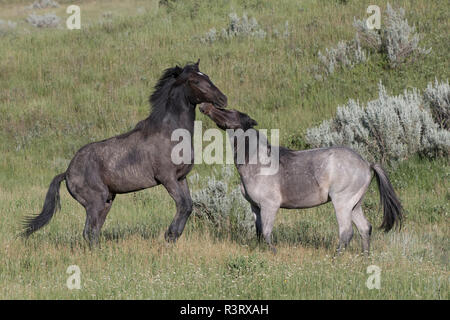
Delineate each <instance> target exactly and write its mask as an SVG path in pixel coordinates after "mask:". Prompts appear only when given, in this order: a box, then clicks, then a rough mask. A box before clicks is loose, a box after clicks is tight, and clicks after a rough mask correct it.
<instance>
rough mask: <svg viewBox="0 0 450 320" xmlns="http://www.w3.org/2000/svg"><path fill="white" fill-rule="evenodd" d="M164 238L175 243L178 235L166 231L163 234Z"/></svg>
mask: <svg viewBox="0 0 450 320" xmlns="http://www.w3.org/2000/svg"><path fill="white" fill-rule="evenodd" d="M164 238H165V239H166V241H167V242H170V243H175V242H176V241H177V239H178V236H176V235H174V234H173V233H171V232H168V231H166V233H165V234H164Z"/></svg>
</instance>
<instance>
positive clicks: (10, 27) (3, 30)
mask: <svg viewBox="0 0 450 320" xmlns="http://www.w3.org/2000/svg"><path fill="white" fill-rule="evenodd" d="M16 27H17V23H16V22H13V21H10V20H8V21H5V20H2V19H0V36H1V35H5V34H8V33H11V32H13V31H14V30H15V29H16Z"/></svg>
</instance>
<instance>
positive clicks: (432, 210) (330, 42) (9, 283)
mask: <svg viewBox="0 0 450 320" xmlns="http://www.w3.org/2000/svg"><path fill="white" fill-rule="evenodd" d="M64 3H66V1H60V4H61V7H60V8H53V9H42V10H34V12H35V13H36V14H44V13H48V12H54V13H55V14H57V15H58V16H60V17H61V18H62V25H63V26H64V25H65V19H66V17H67V16H68V14H66V13H65V8H66V5H65V4H64ZM76 3H77V4H78V5H80V7H81V14H82V22H81V23H82V25H81V26H82V28H81V30H73V31H70V30H67V29H65V28H62V27H61V28H59V29H37V28H34V27H32V26H30V25H28V24H27V23H26V22H25V18H26V17H27V16H28V15H29V14H30V13H31V12H33V10H29V9H26V8H25V6H27V5H29V4H31V1H29V2H28V1H12V0H0V19H2V20H10V21H13V22H16V23H17V26H16V28H14V29H13V30H9V31H8V32H6V34H1V33H0V153H1V155H2V156H1V157H0V298H3V299H4V298H14V299H16V298H42V299H48V298H50V299H51V298H83V299H91V298H92V299H98V298H146V299H154V298H187V299H190V298H199V299H208V298H218V299H221V298H229V299H235V298H237V299H240V298H242V299H316V298H320V299H331V298H341V299H348V298H359V299H366V298H368V299H371V298H381V299H395V298H397V299H421V298H422V299H423V298H425V299H448V298H449V275H450V273H449V264H448V248H449V244H450V243H449V227H450V224H449V220H448V214H449V209H450V208H449V207H450V206H449V200H450V194H449V163H448V159H437V160H433V161H430V160H426V159H420V158H418V157H413V158H411V159H410V160H408V161H405V162H402V163H400V164H398V165H396V166H395V167H392V168H389V172H390V175H391V180H392V183H393V185H394V187H395V189H396V190H397V191H398V194H399V196H400V198H401V200H402V202H403V204H404V207H405V209H406V211H407V217H406V221H405V225H404V228H403V229H402V230H401V231H400V232H391V233H388V234H384V233H382V232H381V231H379V230H374V234H373V237H372V239H373V240H372V241H373V249H372V252H373V253H372V255H371V256H370V257H369V258H364V257H362V256H360V255H359V251H360V244H359V236H358V235H357V233H355V237H354V239H353V240H352V243H351V246H350V248H349V250H348V252H346V253H345V254H344V255H343V256H340V257H338V258H333V256H334V249H335V247H336V245H337V223H336V219H335V216H334V212H333V209H332V206H331V205H325V206H322V207H319V208H314V209H309V210H290V211H287V210H284V211H280V213H279V214H278V216H277V221H276V224H275V228H274V237H275V240H276V245H277V247H278V251H279V253H278V254H277V255H276V256H273V255H272V254H271V253H270V252H269V251H266V250H265V249H264V248H263V247H260V246H258V245H256V244H255V243H253V242H249V243H240V242H235V241H232V240H231V237H230V239H223V238H222V237H218V236H217V235H216V233H215V230H213V229H211V228H208V227H207V226H205V224H204V223H203V222H202V221H200V220H199V219H195V217H191V219H190V220H189V222H188V224H187V228H186V230H185V233H184V234H183V236H182V237H181V238H180V240H179V242H177V244H175V245H168V244H166V243H165V241H164V240H163V233H164V231H165V229H166V228H167V227H168V225H169V224H170V221H171V219H172V218H173V215H174V212H175V205H174V203H173V202H172V200H171V199H170V197H169V195H168V194H167V193H166V191H165V190H164V189H163V188H162V187H156V188H153V189H150V190H145V191H142V192H138V193H134V194H129V195H120V196H118V198H117V200H116V201H115V203H114V206H113V208H112V210H111V212H110V214H109V216H108V219H107V220H106V223H105V226H104V227H103V239H102V248H101V249H100V250H95V251H90V250H89V249H88V248H87V246H86V244H85V243H84V241H83V239H82V236H81V233H82V229H83V226H84V219H85V213H84V209H83V208H82V207H81V206H80V205H79V204H78V203H77V202H76V201H75V200H73V199H72V197H71V196H70V195H69V194H68V193H67V191H66V188H65V187H64V186H62V188H61V205H62V210H61V212H60V213H58V214H57V215H56V216H55V217H54V219H53V220H52V221H51V223H50V224H49V225H48V226H47V227H45V228H44V229H43V230H41V231H39V232H37V233H36V234H35V235H33V236H32V237H31V238H30V239H29V240H28V241H27V242H25V241H24V240H22V239H20V238H18V237H17V235H18V234H19V232H20V231H21V229H20V226H21V223H20V222H21V219H22V218H23V216H24V215H29V214H34V213H38V212H39V210H40V209H41V206H42V204H43V200H44V197H45V193H46V191H47V188H48V185H49V183H50V181H51V179H52V177H53V176H55V175H56V174H57V173H60V172H63V171H64V170H65V169H66V168H67V165H68V163H69V161H70V159H71V158H72V156H73V154H74V153H75V152H76V151H77V150H78V149H79V148H80V147H81V146H83V145H84V144H86V143H89V142H91V141H96V140H100V139H103V138H107V137H110V136H112V135H116V134H118V133H121V132H125V131H127V130H129V129H130V128H132V127H133V126H134V125H135V124H136V123H137V122H138V121H139V120H141V119H143V118H145V117H146V116H147V115H148V113H149V105H148V102H147V99H148V96H149V95H150V93H151V91H152V87H153V85H154V84H155V81H156V80H157V79H158V77H159V76H160V74H161V72H162V70H163V69H165V68H167V67H171V66H173V65H175V64H177V63H178V64H181V65H182V64H184V63H186V62H188V61H195V60H197V58H200V59H201V63H200V68H201V70H202V71H203V72H204V73H206V74H208V75H209V76H210V78H211V79H212V81H213V82H214V83H215V84H216V85H217V86H218V87H219V88H220V89H221V90H222V91H223V92H224V93H225V94H227V96H228V99H229V106H230V107H232V108H237V109H239V110H242V111H244V112H246V113H249V114H250V115H251V116H252V117H253V118H254V119H256V120H257V121H258V123H259V128H267V129H271V128H279V129H280V135H281V137H280V140H281V141H280V143H281V144H283V145H287V146H290V147H295V148H303V147H305V142H304V138H303V137H304V134H305V132H306V129H307V128H309V127H312V126H314V125H317V124H319V123H320V122H321V121H322V120H324V119H326V118H330V117H331V116H333V114H334V112H335V110H336V107H337V106H338V105H339V104H343V103H345V102H346V101H347V100H348V99H350V98H353V99H359V100H360V101H367V100H370V99H373V98H375V97H376V96H377V93H378V91H377V85H378V83H379V81H380V80H381V81H382V82H383V84H384V85H385V87H386V88H387V89H388V90H389V91H390V92H392V93H394V94H397V93H399V92H401V91H403V90H404V89H405V88H410V87H416V88H419V89H423V88H425V87H426V84H427V83H428V82H429V81H434V79H435V78H437V79H439V80H445V79H448V78H449V71H450V68H449V54H448V52H449V51H450V50H449V49H450V48H449V44H450V39H449V38H450V37H449V34H448V32H446V30H448V29H449V25H448V24H449V20H450V19H449V16H448V12H449V8H448V5H446V3H445V1H438V0H430V1H421V0H416V1H391V4H392V5H393V6H394V7H403V8H404V9H405V11H406V16H407V18H408V21H409V22H410V24H415V26H416V29H417V31H418V32H419V33H421V34H422V35H423V39H422V40H421V42H420V44H421V46H423V47H425V48H429V47H432V51H431V53H430V54H429V55H427V56H425V57H423V58H421V59H418V60H416V61H412V62H409V63H407V64H405V65H403V66H402V67H400V68H397V69H389V68H388V67H387V66H386V61H385V60H384V59H383V57H381V56H380V55H377V54H373V55H371V56H370V59H369V60H368V62H366V63H364V64H360V65H357V66H355V67H354V68H352V69H345V70H339V71H337V72H335V73H334V74H332V75H330V76H329V77H327V78H326V79H325V80H319V79H317V77H315V74H314V72H313V71H312V70H313V69H314V68H313V66H314V65H315V64H318V58H317V53H318V51H319V50H322V51H324V50H325V48H329V47H333V46H335V45H336V44H337V43H338V42H339V41H340V40H349V39H351V38H353V37H354V33H355V30H354V28H353V26H352V23H353V19H354V17H357V18H360V19H362V18H365V17H366V16H367V14H366V8H367V6H368V5H369V4H373V1H369V2H367V1H356V0H349V1H328V0H317V1H313V0H305V1H298V0H287V1H281V2H279V1H259V0H244V1H232V0H231V1H225V0H218V1H170V0H169V1H161V3H158V1H143V0H122V1H116V0H113V1H90V0H87V1H77V2H76ZM376 4H377V5H379V6H380V7H381V8H382V15H383V9H384V8H385V7H386V1H377V2H376ZM231 12H236V13H237V15H238V16H242V15H243V14H244V13H246V14H248V16H249V17H254V18H255V19H256V20H257V21H258V23H259V25H260V27H261V28H263V29H264V30H265V31H266V32H267V36H266V38H265V39H259V38H236V39H231V40H220V41H215V42H213V43H202V42H201V41H200V40H199V38H200V37H202V36H204V35H205V33H206V32H208V31H209V30H210V29H211V28H216V29H217V30H221V29H222V28H226V27H227V25H228V21H229V18H228V15H229V14H230V13H231ZM286 21H288V34H287V36H286V37H284V36H283V37H280V36H276V35H275V34H276V32H275V29H276V30H278V31H281V32H284V30H285V25H286ZM197 119H199V120H202V121H204V129H206V128H208V127H213V124H212V123H211V121H209V119H206V118H205V117H204V116H203V115H202V114H200V112H198V114H197ZM195 173H198V174H199V176H200V179H199V180H198V181H196V182H194V183H192V184H191V189H193V190H196V189H198V188H200V187H201V186H202V182H203V183H204V181H205V180H206V178H207V177H208V176H210V175H212V174H214V168H213V167H212V166H207V165H198V166H196V167H195V168H194V170H193V172H192V174H195ZM235 180H236V181H237V179H235ZM364 211H365V213H366V215H367V217H368V218H369V220H370V221H371V222H372V224H373V225H374V226H377V225H379V224H380V223H381V213H380V212H379V211H378V191H377V189H376V188H375V184H374V183H373V185H372V186H371V188H370V190H369V192H368V194H367V196H366V199H365V202H364ZM69 265H78V266H79V267H80V269H81V272H82V289H81V290H72V291H71V290H68V289H67V287H66V279H67V277H68V274H66V269H67V267H68V266H69ZM369 265H377V266H379V267H380V268H381V270H382V273H381V289H380V290H369V289H368V288H367V287H366V285H365V282H366V280H367V278H368V274H366V268H367V266H369Z"/></svg>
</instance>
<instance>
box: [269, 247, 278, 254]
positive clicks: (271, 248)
mask: <svg viewBox="0 0 450 320" xmlns="http://www.w3.org/2000/svg"><path fill="white" fill-rule="evenodd" d="M270 251H272V253H273V254H274V255H276V254H277V248H275V247H274V246H270Z"/></svg>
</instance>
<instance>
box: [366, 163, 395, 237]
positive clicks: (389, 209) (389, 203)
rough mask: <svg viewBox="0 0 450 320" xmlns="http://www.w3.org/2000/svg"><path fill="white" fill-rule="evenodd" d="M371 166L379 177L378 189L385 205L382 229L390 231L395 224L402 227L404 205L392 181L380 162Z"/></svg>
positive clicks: (381, 202)
mask: <svg viewBox="0 0 450 320" xmlns="http://www.w3.org/2000/svg"><path fill="white" fill-rule="evenodd" d="M371 168H372V169H373V171H374V172H375V177H376V178H377V183H378V190H379V191H380V205H381V206H382V207H383V213H384V215H383V216H384V217H383V223H382V224H381V226H380V229H384V231H385V232H388V231H389V230H391V229H392V227H393V226H398V227H399V228H401V224H402V219H403V207H402V204H401V203H400V200H399V199H398V198H397V195H396V194H395V191H394V188H393V187H392V184H391V182H390V181H389V178H388V176H387V174H386V172H385V171H384V170H383V168H382V167H381V166H380V165H379V164H372V165H371Z"/></svg>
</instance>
